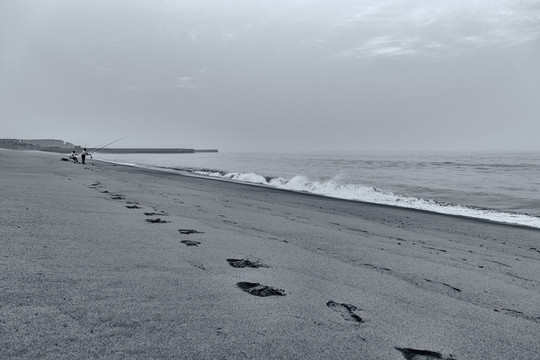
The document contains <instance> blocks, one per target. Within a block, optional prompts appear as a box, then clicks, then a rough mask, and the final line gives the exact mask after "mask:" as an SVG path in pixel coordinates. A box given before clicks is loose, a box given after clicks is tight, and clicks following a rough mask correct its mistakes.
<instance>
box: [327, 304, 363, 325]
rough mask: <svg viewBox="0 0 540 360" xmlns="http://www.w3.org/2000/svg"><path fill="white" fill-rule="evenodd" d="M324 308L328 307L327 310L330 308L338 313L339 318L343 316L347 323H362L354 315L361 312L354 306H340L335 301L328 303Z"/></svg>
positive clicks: (360, 319)
mask: <svg viewBox="0 0 540 360" xmlns="http://www.w3.org/2000/svg"><path fill="white" fill-rule="evenodd" d="M326 306H328V308H330V309H331V310H333V311H335V312H338V313H340V314H341V316H343V318H344V319H345V320H347V321H353V322H357V323H363V322H364V320H362V318H361V317H360V316H358V315H356V314H355V313H354V312H355V311H358V310H361V309H358V308H357V307H356V306H354V305H350V304H341V303H337V302H335V301H329V302H327V303H326Z"/></svg>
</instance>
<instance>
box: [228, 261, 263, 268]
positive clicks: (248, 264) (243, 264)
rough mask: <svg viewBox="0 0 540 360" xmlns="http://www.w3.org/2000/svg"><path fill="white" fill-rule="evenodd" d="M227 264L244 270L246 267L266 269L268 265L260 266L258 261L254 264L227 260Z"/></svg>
mask: <svg viewBox="0 0 540 360" xmlns="http://www.w3.org/2000/svg"><path fill="white" fill-rule="evenodd" d="M227 262H228V263H229V265H231V266H232V267H235V268H246V267H250V268H261V267H263V268H267V267H268V265H265V264H261V263H259V262H258V261H255V262H251V261H249V260H247V259H227Z"/></svg>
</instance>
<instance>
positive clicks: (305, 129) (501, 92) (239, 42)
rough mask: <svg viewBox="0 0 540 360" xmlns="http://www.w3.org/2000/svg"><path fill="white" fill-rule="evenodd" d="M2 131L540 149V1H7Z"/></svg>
mask: <svg viewBox="0 0 540 360" xmlns="http://www.w3.org/2000/svg"><path fill="white" fill-rule="evenodd" d="M0 24H1V25H0V34H1V37H0V73H1V78H2V81H1V82H0V117H1V118H2V133H1V135H0V137H2V138H24V139H32V138H34V139H37V138H53V139H62V140H64V141H69V142H71V143H73V144H76V145H81V146H85V145H86V146H88V147H92V146H94V147H95V146H98V145H99V144H104V143H108V142H111V141H114V140H115V139H117V138H121V137H125V139H124V140H122V141H121V142H118V143H117V144H115V145H114V147H178V148H180V147H181V148H200V149H204V148H217V149H219V150H220V151H396V150H398V151H538V150H540V141H538V138H537V135H536V134H537V133H539V132H540V119H539V116H540V102H539V101H538V100H537V98H538V95H539V94H540V65H539V64H540V61H539V60H540V4H534V3H531V2H529V1H509V0H498V1H490V2H488V1H485V0H484V1H476V2H474V3H470V2H466V1H461V0H460V1H452V2H450V1H446V2H438V3H432V2H428V1H422V0H416V1H415V0H403V1H378V2H373V1H360V2H358V1H349V0H339V1H332V2H330V1H323V0H320V1H302V0H299V1H294V2H290V3H286V4H277V3H275V2H270V1H262V0H261V1H255V2H253V1H235V2H232V1H207V2H204V4H201V3H199V2H196V1H180V2H176V1H169V0H164V1H161V2H159V3H155V4H154V3H152V4H149V3H146V2H144V1H142V0H137V1H130V2H128V1H116V2H114V3H109V2H104V1H95V2H92V3H88V2H82V1H75V2H74V1H67V0H48V1H37V0H21V1H17V2H3V3H2V4H0Z"/></svg>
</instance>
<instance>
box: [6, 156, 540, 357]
mask: <svg viewBox="0 0 540 360" xmlns="http://www.w3.org/2000/svg"><path fill="white" fill-rule="evenodd" d="M186 156H189V155H186ZM60 158H61V156H59V155H58V154H47V153H39V152H21V151H10V150H3V149H0V192H1V197H0V203H1V205H2V212H1V215H0V225H1V226H0V249H1V251H0V288H1V289H2V291H1V292H0V358H1V359H38V358H39V359H84V358H93V359H123V358H125V359H150V358H152V359H244V358H246V359H285V358H287V359H307V358H312V359H396V360H399V359H416V360H418V359H538V353H539V351H540V345H539V342H538V339H540V278H539V274H540V230H537V229H527V228H523V227H516V226H507V225H501V224H494V223H488V222H485V221H477V220H471V219H464V218H458V217H451V216H444V215H437V214H431V213H427V212H422V211H414V210H408V209H400V208H393V207H388V206H379V205H373V204H364V203H358V202H352V201H345V200H336V199H329V198H324V197H319V196H312V195H308V194H301V193H292V192H286V191H281V190H277V189H269V188H263V187H259V186H249V185H242V184H236V183H231V182H224V181H218V180H212V179H202V178H197V177H189V176H180V175H176V174H169V173H164V172H157V171H152V170H144V169H138V168H130V167H126V166H120V165H112V164H106V163H100V162H95V163H93V161H90V163H93V165H92V164H87V165H81V164H73V163H70V162H64V161H60Z"/></svg>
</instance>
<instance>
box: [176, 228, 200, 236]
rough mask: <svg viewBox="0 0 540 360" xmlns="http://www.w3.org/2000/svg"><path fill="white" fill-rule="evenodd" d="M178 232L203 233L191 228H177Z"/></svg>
mask: <svg viewBox="0 0 540 360" xmlns="http://www.w3.org/2000/svg"><path fill="white" fill-rule="evenodd" d="M178 231H179V232H180V234H184V235H189V234H203V233H202V232H200V231H197V230H193V229H178Z"/></svg>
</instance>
